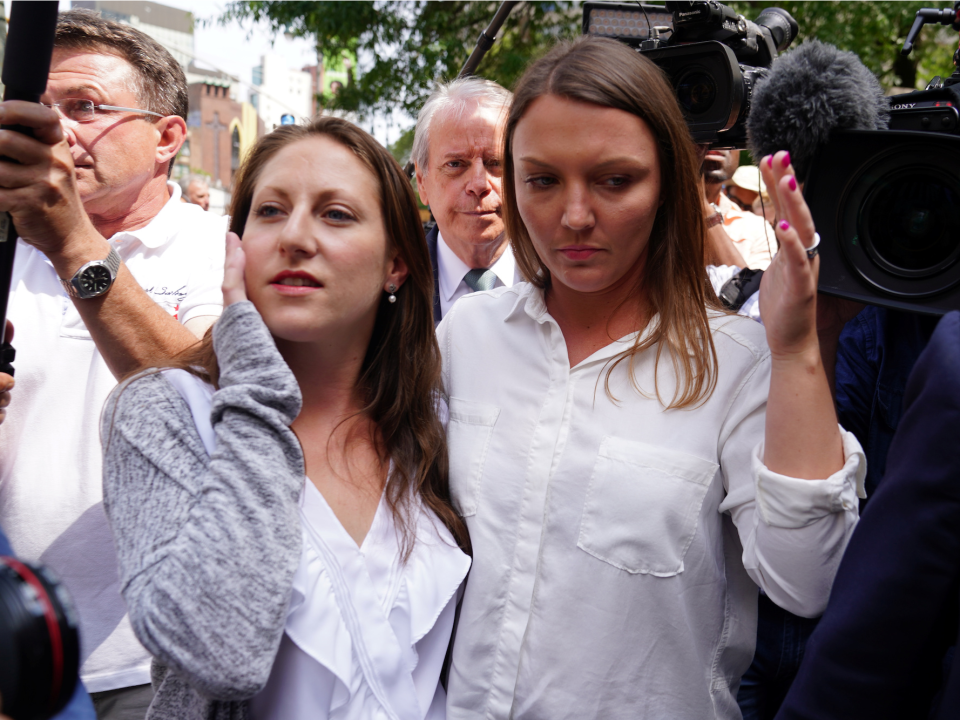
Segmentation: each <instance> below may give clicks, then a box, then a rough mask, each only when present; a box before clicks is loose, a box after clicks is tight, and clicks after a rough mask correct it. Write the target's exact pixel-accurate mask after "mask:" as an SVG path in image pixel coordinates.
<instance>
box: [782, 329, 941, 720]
mask: <svg viewBox="0 0 960 720" xmlns="http://www.w3.org/2000/svg"><path fill="white" fill-rule="evenodd" d="M958 432H960V313H958V312H952V313H950V314H948V315H946V316H944V318H943V319H942V320H941V321H940V323H939V325H938V326H937V329H936V330H935V331H934V333H933V336H932V338H931V339H930V343H929V345H928V346H927V348H926V349H925V350H924V351H923V353H922V354H921V355H920V359H919V360H918V361H917V364H916V366H915V367H914V370H913V373H912V374H911V376H910V380H909V381H908V383H907V389H906V393H905V395H904V413H903V417H902V419H901V420H900V425H899V427H898V429H897V433H896V435H895V436H894V438H893V442H892V444H891V445H890V453H889V455H888V457H887V470H886V475H885V476H884V480H883V483H881V484H880V486H879V487H878V489H877V492H876V494H875V495H874V497H873V498H872V499H871V500H870V503H869V505H868V506H867V508H866V510H865V511H864V514H863V517H862V518H861V520H860V524H859V525H858V527H857V530H856V532H854V534H853V537H852V538H851V540H850V545H849V546H848V548H847V550H846V553H845V555H844V558H843V561H842V563H841V565H840V569H839V571H838V573H837V577H836V580H835V582H834V585H833V591H832V593H831V596H830V604H829V605H828V606H827V611H826V613H824V615H823V618H822V620H821V621H820V625H819V626H818V627H817V629H816V631H814V633H813V635H812V637H811V638H810V642H809V644H808V645H807V651H806V655H805V656H804V660H803V664H802V665H801V667H800V672H799V674H798V675H797V679H796V681H795V682H794V684H793V687H792V688H791V689H790V693H789V694H788V695H787V698H786V700H785V701H784V704H783V706H782V707H781V708H780V712H779V714H778V715H777V720H800V719H801V718H802V719H804V720H834V719H836V720H841V719H842V720H861V719H862V720H867V719H868V718H869V720H883V719H884V718H889V719H890V720H902V719H904V718H922V719H924V720H926V719H927V718H929V717H935V718H937V720H946V719H947V718H958V717H960V663H958V658H957V657H954V659H953V667H952V668H951V670H950V673H949V677H948V678H947V681H946V683H945V684H944V682H943V671H944V662H943V659H944V654H945V651H946V649H947V648H948V647H949V646H950V645H951V644H953V643H955V642H956V640H957V619H958V610H960V592H958V591H960V442H958ZM941 686H942V687H941ZM941 691H942V695H941V697H940V699H939V710H938V712H937V714H936V715H930V711H931V707H932V706H933V705H935V703H936V702H938V701H937V700H936V699H935V697H936V695H937V693H938V692H941Z"/></svg>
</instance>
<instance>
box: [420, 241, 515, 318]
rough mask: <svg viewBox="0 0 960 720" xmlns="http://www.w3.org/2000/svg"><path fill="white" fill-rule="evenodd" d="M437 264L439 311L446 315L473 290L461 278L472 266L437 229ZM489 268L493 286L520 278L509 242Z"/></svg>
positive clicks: (511, 282)
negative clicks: (494, 282) (452, 248)
mask: <svg viewBox="0 0 960 720" xmlns="http://www.w3.org/2000/svg"><path fill="white" fill-rule="evenodd" d="M437 266H438V271H439V272H438V274H439V275H440V313H441V315H442V316H443V317H446V316H447V313H448V312H449V311H450V308H451V307H453V304H454V303H455V302H456V301H457V300H458V299H459V298H462V297H463V296H464V295H469V294H470V293H472V292H473V289H472V288H471V287H470V286H469V285H467V283H466V282H464V279H463V276H464V275H466V274H467V273H468V272H470V271H471V270H472V269H473V268H471V267H470V266H469V265H467V264H466V263H465V262H464V261H463V260H461V259H460V258H458V257H457V255H456V253H454V252H453V250H451V249H450V246H449V245H447V243H446V242H445V241H444V239H443V235H442V234H441V233H440V232H439V231H438V232H437ZM490 269H491V270H493V272H494V273H495V274H496V276H497V283H496V285H494V287H504V286H506V287H510V286H511V285H513V284H514V283H518V282H520V280H521V279H522V278H521V277H520V274H519V271H518V270H517V262H516V260H515V259H514V257H513V248H512V247H511V246H510V243H507V246H506V247H505V248H504V249H503V254H502V255H500V258H499V259H498V260H497V261H496V262H495V263H494V264H493V267H491V268H490Z"/></svg>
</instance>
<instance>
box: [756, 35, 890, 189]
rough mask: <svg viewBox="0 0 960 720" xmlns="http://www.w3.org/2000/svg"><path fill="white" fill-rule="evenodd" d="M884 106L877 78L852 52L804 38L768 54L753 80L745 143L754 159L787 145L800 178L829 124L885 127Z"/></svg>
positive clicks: (836, 127) (838, 127) (887, 118)
mask: <svg viewBox="0 0 960 720" xmlns="http://www.w3.org/2000/svg"><path fill="white" fill-rule="evenodd" d="M889 121H890V108H889V104H888V102H887V99H886V98H885V97H884V95H883V90H882V89H881V87H880V83H879V81H878V80H877V78H876V77H875V76H874V74H873V73H872V72H870V70H868V69H867V67H866V66H865V65H864V64H863V63H862V62H860V58H858V57H857V56H856V55H855V54H854V53H852V52H846V51H843V50H838V49H837V48H836V47H834V46H833V45H827V44H825V43H822V42H820V41H819V40H807V41H805V42H804V43H803V44H801V45H800V46H799V47H797V48H796V49H795V50H792V51H790V52H787V53H785V54H784V55H781V56H779V57H778V58H777V59H776V60H774V62H773V65H771V67H770V72H769V73H768V74H767V75H766V77H763V78H761V79H760V80H758V81H757V85H756V88H755V89H754V92H753V98H752V100H751V107H750V116H749V117H748V118H747V148H748V149H749V150H750V153H751V155H753V157H754V159H755V160H756V161H757V162H759V161H760V158H762V157H763V156H765V155H771V154H772V153H775V152H777V151H778V150H789V151H790V161H791V162H792V163H793V166H794V169H795V170H796V172H797V179H799V180H802V179H805V178H806V176H807V173H808V171H809V170H810V163H811V161H812V160H813V157H814V155H816V153H817V151H818V150H819V149H820V148H821V147H822V146H823V145H824V144H825V143H826V142H827V139H828V138H829V136H830V134H831V133H832V132H833V131H834V130H885V129H886V128H887V125H888V123H889Z"/></svg>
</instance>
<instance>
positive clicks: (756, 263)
mask: <svg viewBox="0 0 960 720" xmlns="http://www.w3.org/2000/svg"><path fill="white" fill-rule="evenodd" d="M739 164H740V153H739V152H737V151H733V150H714V149H711V150H709V151H708V152H707V154H706V157H705V158H704V161H703V165H702V170H701V172H702V174H703V190H704V197H705V199H706V201H707V202H708V203H710V204H711V205H712V206H713V210H714V214H713V215H711V216H710V217H708V218H707V224H708V226H710V225H711V223H715V224H717V225H719V224H721V223H722V225H723V229H724V231H725V232H726V233H727V235H729V236H730V239H731V240H732V241H733V244H734V247H736V249H737V250H738V251H739V252H740V255H741V256H743V260H744V262H745V264H746V267H748V268H751V269H753V270H765V269H766V268H767V266H768V265H769V264H770V260H771V259H772V257H773V248H774V247H776V240H775V238H774V234H773V228H771V227H769V224H768V223H767V222H766V221H765V220H764V219H763V218H762V217H759V216H757V215H754V214H753V213H752V212H749V211H743V210H741V209H740V208H739V207H738V206H737V205H736V204H734V203H733V201H732V200H730V198H728V197H727V196H726V195H725V194H724V193H722V192H721V188H722V187H723V184H724V183H726V182H728V181H729V180H730V179H731V178H732V177H733V175H734V173H735V171H736V170H737V166H738V165H739ZM744 169H746V170H749V168H744ZM753 171H754V172H756V173H757V183H758V185H759V174H760V173H759V170H758V169H757V168H756V167H755V166H754V167H753ZM757 192H759V188H758V190H757Z"/></svg>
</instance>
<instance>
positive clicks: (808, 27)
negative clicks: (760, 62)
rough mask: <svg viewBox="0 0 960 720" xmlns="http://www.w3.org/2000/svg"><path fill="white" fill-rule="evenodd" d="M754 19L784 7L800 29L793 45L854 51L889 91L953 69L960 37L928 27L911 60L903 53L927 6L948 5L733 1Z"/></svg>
mask: <svg viewBox="0 0 960 720" xmlns="http://www.w3.org/2000/svg"><path fill="white" fill-rule="evenodd" d="M727 4H728V5H730V6H731V7H732V8H734V9H736V11H737V12H739V13H740V14H742V15H743V16H744V17H746V18H748V19H750V20H753V19H754V18H756V16H757V15H759V14H760V11H761V10H762V9H763V8H766V7H771V6H773V7H781V8H783V9H784V10H786V11H787V12H788V13H790V14H791V15H793V17H794V18H795V19H796V21H797V24H798V25H799V26H800V35H799V36H798V37H797V39H796V40H795V41H794V45H796V44H797V43H799V42H800V41H802V40H803V39H804V38H817V39H819V40H821V41H823V42H825V43H830V44H831V45H836V46H837V47H839V48H840V49H842V50H850V51H852V52H855V53H856V54H857V55H858V56H859V57H860V59H861V60H862V61H863V64H864V65H866V66H867V67H868V68H870V70H872V71H873V72H874V74H875V75H876V76H877V77H878V78H879V79H880V82H881V84H882V85H883V86H884V87H886V88H889V87H894V86H898V87H909V88H914V87H916V88H921V89H922V88H923V87H925V86H926V84H927V82H928V81H929V80H930V79H931V78H932V77H933V76H934V75H942V76H944V77H945V76H947V75H950V74H951V73H952V72H953V70H954V67H953V60H952V57H953V51H954V50H955V49H956V47H957V33H956V32H953V31H952V30H950V28H943V27H940V26H934V25H925V26H924V28H923V30H921V32H920V35H919V37H918V41H917V43H916V45H915V47H914V49H913V52H912V53H911V54H910V55H909V57H906V58H905V57H903V56H902V55H900V48H901V47H903V41H904V40H905V39H906V37H907V33H908V32H909V31H910V26H911V25H913V20H914V17H915V16H916V14H917V10H919V9H920V8H922V7H947V6H948V3H945V2H929V1H928V2H859V1H857V2H850V1H847V2H837V1H833V2H796V1H793V0H788V1H786V2H729V3H727Z"/></svg>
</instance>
